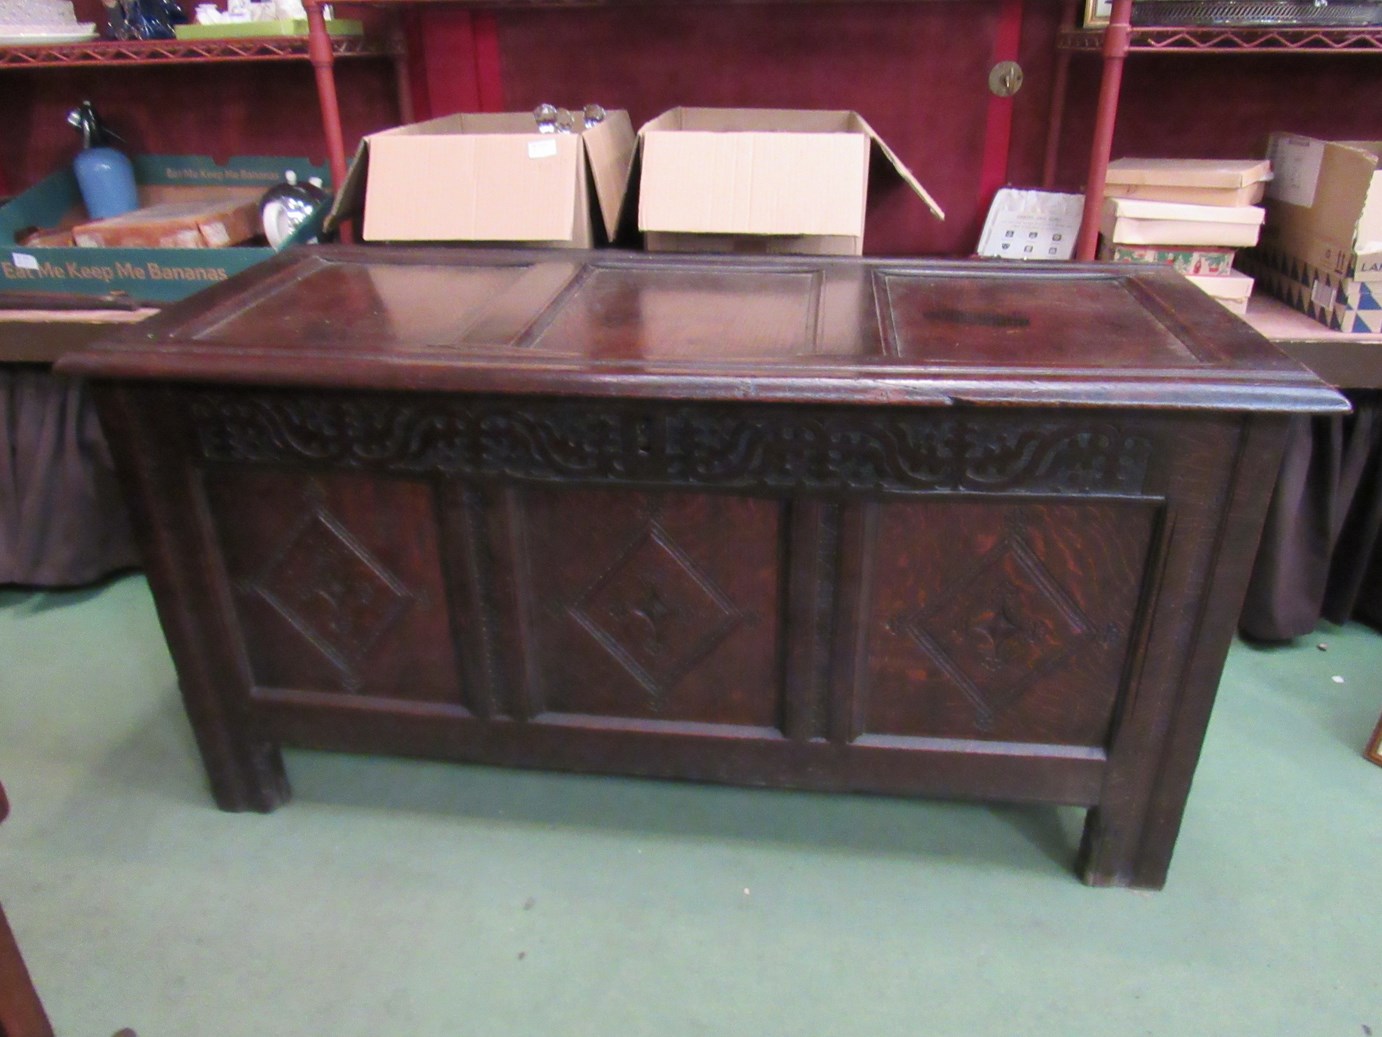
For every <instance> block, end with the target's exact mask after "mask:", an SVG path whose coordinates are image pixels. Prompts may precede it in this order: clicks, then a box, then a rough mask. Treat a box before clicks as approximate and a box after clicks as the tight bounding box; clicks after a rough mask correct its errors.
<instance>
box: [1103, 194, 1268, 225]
mask: <svg viewBox="0 0 1382 1037" xmlns="http://www.w3.org/2000/svg"><path fill="white" fill-rule="evenodd" d="M1104 211H1105V213H1108V214H1112V215H1113V216H1117V217H1126V218H1131V219H1137V220H1196V221H1199V222H1201V223H1234V224H1244V225H1247V226H1258V225H1260V224H1261V223H1262V221H1263V220H1264V219H1265V218H1266V215H1267V210H1265V209H1263V208H1262V207H1261V206H1258V205H1191V204H1189V203H1187V202H1152V201H1147V200H1146V199H1143V198H1107V199H1105V200H1104Z"/></svg>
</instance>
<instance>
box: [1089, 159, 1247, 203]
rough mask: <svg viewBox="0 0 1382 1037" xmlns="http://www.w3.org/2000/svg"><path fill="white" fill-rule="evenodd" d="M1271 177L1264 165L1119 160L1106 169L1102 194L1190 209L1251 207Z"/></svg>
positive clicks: (1237, 161) (1232, 161)
mask: <svg viewBox="0 0 1382 1037" xmlns="http://www.w3.org/2000/svg"><path fill="white" fill-rule="evenodd" d="M1271 176H1272V165H1271V163H1270V162H1268V161H1267V160H1266V159H1213V158H1120V159H1117V160H1115V161H1113V162H1110V163H1109V167H1108V175H1107V177H1106V178H1105V187H1104V194H1105V195H1106V196H1107V197H1109V198H1141V199H1144V200H1146V201H1156V202H1184V203H1189V204H1191V205H1221V206H1236V205H1256V204H1257V203H1258V202H1260V201H1261V200H1262V197H1263V195H1264V193H1265V191H1266V187H1267V181H1268V180H1270V179H1271Z"/></svg>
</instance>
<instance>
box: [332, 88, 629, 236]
mask: <svg viewBox="0 0 1382 1037" xmlns="http://www.w3.org/2000/svg"><path fill="white" fill-rule="evenodd" d="M633 147H634V133H633V125H632V123H631V122H630V121H629V116H628V113H627V112H623V111H611V112H607V113H606V114H605V118H604V120H603V121H602V122H600V123H598V124H596V125H595V126H592V127H588V128H584V127H583V128H580V129H579V131H578V132H575V133H539V132H538V129H537V124H536V122H534V120H533V116H532V114H531V113H526V112H506V113H493V114H468V113H462V114H456V115H447V116H443V117H441V118H438V119H430V120H428V121H427V122H420V123H413V124H411V125H408V126H399V127H396V128H394V129H391V130H384V131H382V132H380V133H375V134H372V135H370V136H368V137H366V138H365V139H364V140H363V141H361V142H360V147H359V150H358V151H357V152H356V155H355V160H354V162H353V163H352V164H351V168H350V172H349V173H348V174H347V176H346V181H345V184H344V185H343V186H342V188H341V192H340V196H339V197H338V198H337V201H336V206H335V208H334V209H333V210H332V213H331V217H330V220H329V223H330V224H332V225H334V224H336V223H339V222H341V221H343V220H347V219H354V218H356V217H360V216H361V215H362V214H363V215H362V218H361V220H360V236H361V238H363V239H364V240H365V241H434V242H438V241H477V242H496V243H498V242H503V243H519V242H521V243H525V244H529V245H545V246H551V247H558V248H589V247H591V246H592V245H595V244H597V243H600V242H602V241H609V240H611V239H612V238H613V237H614V235H615V232H616V229H617V227H618V223H619V212H620V208H621V206H622V205H623V201H624V192H625V189H626V188H627V186H628V179H629V167H630V164H631V162H632V158H633ZM592 195H593V198H594V200H593V202H592Z"/></svg>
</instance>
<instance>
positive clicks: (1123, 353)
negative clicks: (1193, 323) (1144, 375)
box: [879, 271, 1204, 369]
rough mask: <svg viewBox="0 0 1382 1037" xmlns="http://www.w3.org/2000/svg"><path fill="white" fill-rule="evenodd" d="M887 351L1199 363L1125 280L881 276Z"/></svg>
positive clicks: (946, 358) (1006, 361) (1114, 364)
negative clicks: (887, 316) (887, 317)
mask: <svg viewBox="0 0 1382 1037" xmlns="http://www.w3.org/2000/svg"><path fill="white" fill-rule="evenodd" d="M879 279H880V280H881V281H882V284H883V292H884V294H885V295H886V298H887V304H888V305H887V312H888V314H889V317H890V319H889V320H888V321H887V324H886V326H885V328H884V334H885V336H886V339H887V341H888V342H889V345H890V347H891V348H890V350H889V351H890V352H892V353H893V354H894V355H896V356H897V357H899V358H900V359H902V360H905V361H913V362H918V363H926V364H965V365H976V364H977V365H1002V366H1007V367H1057V368H1060V367H1070V366H1081V367H1088V366H1089V365H1091V364H1095V365H1098V366H1100V367H1109V368H1139V369H1141V368H1147V367H1199V366H1203V365H1204V360H1203V359H1201V358H1200V357H1198V356H1196V355H1195V353H1194V352H1193V351H1192V349H1191V348H1190V346H1189V344H1188V343H1186V342H1185V341H1184V340H1182V339H1181V338H1180V337H1178V336H1177V335H1176V334H1175V333H1173V332H1172V331H1171V329H1170V328H1168V327H1167V326H1166V325H1165V324H1164V323H1162V322H1161V321H1160V320H1159V319H1157V317H1156V316H1155V315H1154V314H1153V313H1151V312H1149V311H1148V309H1147V308H1146V305H1145V303H1144V302H1143V301H1142V300H1139V299H1137V298H1135V297H1134V296H1133V295H1131V294H1130V293H1129V291H1128V289H1127V284H1126V281H1125V280H1124V279H1123V278H1122V277H1118V276H1113V275H1097V274H1096V275H1090V276H1085V277H1071V276H1068V275H1067V276H1048V277H1046V278H1042V277H1040V276H1035V277H1024V278H1020V279H1015V278H1011V277H988V276H983V275H978V276H976V275H973V274H958V273H957V274H940V275H937V274H928V273H920V274H912V273H898V272H891V271H889V272H884V273H882V274H881V275H880V278H879Z"/></svg>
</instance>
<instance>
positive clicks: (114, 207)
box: [67, 101, 139, 220]
mask: <svg viewBox="0 0 1382 1037" xmlns="http://www.w3.org/2000/svg"><path fill="white" fill-rule="evenodd" d="M67 121H68V123H69V124H70V125H72V126H75V127H76V128H77V132H78V133H80V134H81V135H82V150H81V151H80V152H79V153H78V154H77V157H76V158H75V159H74V160H73V162H72V171H73V173H75V174H76V176H77V187H78V189H79V190H80V191H81V193H82V201H83V202H84V203H85V204H86V211H87V212H88V213H89V214H90V215H91V218H92V219H93V220H104V219H109V218H110V217H112V216H121V215H123V214H125V213H127V212H129V211H130V210H132V209H137V208H139V193H138V191H137V190H136V189H135V184H134V167H133V166H132V165H130V160H129V158H128V157H127V156H126V155H125V153H124V152H122V151H117V150H116V149H115V148H113V147H111V138H112V137H113V136H114V135H113V134H112V133H110V131H108V130H107V129H106V128H105V126H104V125H103V124H102V122H101V120H100V117H99V116H97V114H96V109H95V108H93V107H92V105H91V102H90V101H83V102H82V103H81V104H80V105H79V106H78V107H76V108H74V109H72V111H70V112H68V113H67Z"/></svg>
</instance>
